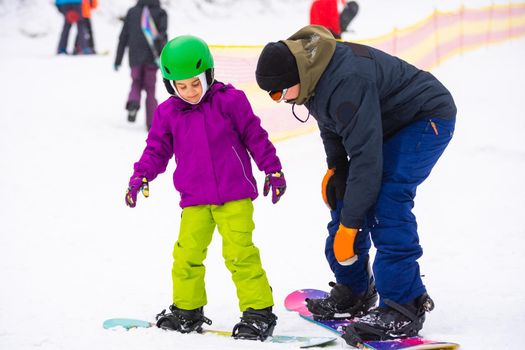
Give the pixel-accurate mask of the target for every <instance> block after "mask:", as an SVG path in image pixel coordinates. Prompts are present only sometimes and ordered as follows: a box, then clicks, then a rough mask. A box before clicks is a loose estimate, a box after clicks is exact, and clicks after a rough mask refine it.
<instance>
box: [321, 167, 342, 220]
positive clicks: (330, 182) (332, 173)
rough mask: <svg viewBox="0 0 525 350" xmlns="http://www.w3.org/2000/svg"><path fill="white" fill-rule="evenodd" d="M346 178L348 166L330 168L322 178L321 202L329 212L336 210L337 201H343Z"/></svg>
mask: <svg viewBox="0 0 525 350" xmlns="http://www.w3.org/2000/svg"><path fill="white" fill-rule="evenodd" d="M347 177H348V166H338V167H333V168H330V169H328V170H327V171H326V174H325V175H324V177H323V182H322V184H321V193H322V195H323V201H324V202H325V204H326V205H327V206H328V207H329V208H330V209H331V210H335V209H336V207H337V201H341V200H343V199H344V196H345V191H346V179H347Z"/></svg>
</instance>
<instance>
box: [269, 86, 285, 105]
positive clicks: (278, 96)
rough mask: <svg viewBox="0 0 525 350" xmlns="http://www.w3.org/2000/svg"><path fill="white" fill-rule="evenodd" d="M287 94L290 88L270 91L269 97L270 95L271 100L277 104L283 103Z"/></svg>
mask: <svg viewBox="0 0 525 350" xmlns="http://www.w3.org/2000/svg"><path fill="white" fill-rule="evenodd" d="M287 92H288V88H286V89H282V90H271V91H268V95H270V98H271V99H272V100H274V101H275V102H281V101H282V100H284V96H286V93H287Z"/></svg>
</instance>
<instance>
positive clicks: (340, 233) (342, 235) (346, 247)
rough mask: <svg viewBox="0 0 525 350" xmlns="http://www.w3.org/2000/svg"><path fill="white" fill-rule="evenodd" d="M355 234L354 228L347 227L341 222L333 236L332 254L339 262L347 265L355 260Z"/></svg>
mask: <svg viewBox="0 0 525 350" xmlns="http://www.w3.org/2000/svg"><path fill="white" fill-rule="evenodd" d="M356 236H357V229H356V228H348V227H345V226H344V225H343V224H340V225H339V229H338V230H337V232H336V233H335V238H334V255H335V258H336V260H337V262H338V263H339V264H341V265H343V266H349V265H352V264H353V263H355V262H356V261H357V255H356V254H355V250H354V243H355V238H356Z"/></svg>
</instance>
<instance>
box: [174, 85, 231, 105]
mask: <svg viewBox="0 0 525 350" xmlns="http://www.w3.org/2000/svg"><path fill="white" fill-rule="evenodd" d="M231 88H233V86H232V85H231V84H224V83H222V82H220V81H217V80H215V81H214V82H213V83H212V84H211V86H210V87H209V88H208V90H207V91H206V93H205V94H204V96H203V97H202V99H201V100H200V101H199V103H197V104H192V103H189V102H186V101H184V100H183V99H182V98H180V97H178V96H177V95H172V96H171V97H170V99H171V100H172V103H173V104H174V105H175V108H176V109H178V110H190V109H195V108H198V106H199V105H201V104H202V103H205V102H206V101H208V100H209V99H210V98H211V96H213V95H215V94H216V93H217V92H218V91H220V90H226V89H231Z"/></svg>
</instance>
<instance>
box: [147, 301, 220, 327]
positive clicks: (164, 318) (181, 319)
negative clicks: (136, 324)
mask: <svg viewBox="0 0 525 350" xmlns="http://www.w3.org/2000/svg"><path fill="white" fill-rule="evenodd" d="M170 311H171V313H166V310H162V312H161V313H160V314H158V315H157V317H156V319H157V327H159V328H162V329H167V330H172V331H177V332H181V333H190V332H197V333H200V332H202V324H203V323H206V324H208V325H210V324H211V320H210V319H209V318H207V317H205V316H204V314H203V308H202V307H199V308H197V309H194V310H183V309H179V308H178V307H176V306H175V305H170Z"/></svg>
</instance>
